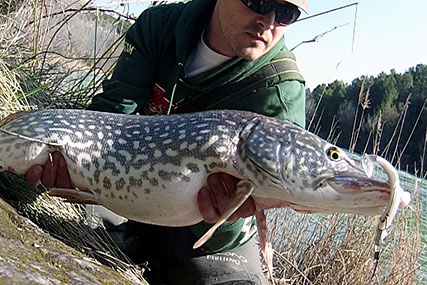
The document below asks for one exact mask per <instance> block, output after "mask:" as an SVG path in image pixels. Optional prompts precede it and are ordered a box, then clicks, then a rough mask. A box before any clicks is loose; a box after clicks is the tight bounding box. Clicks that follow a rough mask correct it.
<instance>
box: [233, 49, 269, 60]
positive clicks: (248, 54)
mask: <svg viewBox="0 0 427 285" xmlns="http://www.w3.org/2000/svg"><path fill="white" fill-rule="evenodd" d="M266 52H267V51H266V50H265V49H259V48H245V49H243V50H242V52H241V54H239V56H240V57H241V58H243V59H244V60H247V61H254V60H256V59H258V58H260V57H261V56H263V55H264V54H265V53H266Z"/></svg>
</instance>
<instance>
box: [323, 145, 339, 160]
mask: <svg viewBox="0 0 427 285" xmlns="http://www.w3.org/2000/svg"><path fill="white" fill-rule="evenodd" d="M326 154H327V155H328V158H329V159H330V160H332V161H338V160H340V159H341V152H340V150H339V149H337V148H336V147H330V148H329V149H328V150H327V151H326Z"/></svg>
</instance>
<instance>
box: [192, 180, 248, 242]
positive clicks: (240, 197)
mask: <svg viewBox="0 0 427 285" xmlns="http://www.w3.org/2000/svg"><path fill="white" fill-rule="evenodd" d="M254 189H255V185H254V184H253V183H252V182H250V181H247V180H242V181H240V182H239V183H238V184H237V186H236V193H235V194H234V196H233V198H232V199H231V202H230V205H229V207H228V209H227V210H226V211H225V212H224V214H223V215H222V217H221V218H220V219H219V220H218V221H217V222H216V224H215V225H213V226H212V227H211V228H210V229H209V230H208V231H207V232H206V233H205V234H204V235H203V236H202V237H201V238H200V239H199V240H198V241H197V242H196V243H195V244H194V246H193V248H199V247H201V246H202V245H203V244H204V243H205V242H207V241H208V240H209V239H210V238H211V237H212V236H213V234H214V232H215V231H216V229H217V228H218V227H219V226H220V225H222V224H223V223H224V222H225V221H226V220H227V219H228V218H229V217H231V215H232V214H233V213H234V212H236V211H237V209H239V207H240V206H242V204H243V203H244V202H245V201H246V200H247V199H248V198H249V196H250V195H251V194H252V192H253V191H254Z"/></svg>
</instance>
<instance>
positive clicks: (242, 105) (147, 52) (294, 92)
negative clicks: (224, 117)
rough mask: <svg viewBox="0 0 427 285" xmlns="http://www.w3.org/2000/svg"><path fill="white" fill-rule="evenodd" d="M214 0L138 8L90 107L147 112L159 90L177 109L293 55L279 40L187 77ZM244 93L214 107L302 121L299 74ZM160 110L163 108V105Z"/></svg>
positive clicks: (215, 244)
mask: <svg viewBox="0 0 427 285" xmlns="http://www.w3.org/2000/svg"><path fill="white" fill-rule="evenodd" d="M215 3H216V1H214V0H193V1H191V2H187V3H185V4H184V3H178V4H168V5H162V6H158V7H155V8H151V9H149V10H146V11H145V12H144V13H142V14H141V16H140V17H139V18H138V20H137V21H136V22H135V24H134V25H133V26H132V27H131V28H130V30H129V31H128V32H127V34H126V42H125V48H124V51H123V53H122V54H121V56H120V58H119V60H118V62H117V66H116V67H115V71H114V73H113V75H112V77H111V79H109V80H105V81H104V83H103V93H101V94H99V95H97V96H95V97H94V98H93V101H92V104H91V105H90V106H89V109H92V110H99V111H108V112H118V113H126V114H136V113H140V114H142V113H150V111H149V108H148V106H149V105H152V103H153V102H152V101H153V97H154V96H153V94H154V93H156V92H157V93H158V91H159V90H162V89H164V94H165V99H166V102H167V100H169V99H170V98H171V95H172V94H173V100H172V103H173V105H174V106H175V107H176V106H178V108H179V106H180V104H181V102H185V100H186V99H188V98H192V97H193V96H195V95H197V94H202V93H206V92H210V91H212V90H214V89H215V88H218V87H221V86H224V85H227V84H230V83H234V82H238V81H240V80H242V79H245V78H247V77H248V76H250V75H252V74H253V73H254V72H256V71H257V70H259V69H260V68H261V67H263V66H264V65H266V64H269V63H270V62H271V61H273V60H277V59H278V58H279V59H280V58H281V57H291V58H292V55H291V54H290V52H288V51H287V49H286V47H285V45H284V39H281V40H280V41H279V42H278V44H277V45H276V46H275V47H273V48H272V49H271V50H270V51H269V52H268V53H267V54H265V55H263V56H262V57H260V58H259V59H257V60H255V61H250V62H248V61H245V60H243V59H241V58H237V57H236V58H233V59H231V60H229V61H227V62H226V63H224V64H222V65H221V66H219V67H217V68H214V69H213V70H209V71H207V72H204V73H202V74H200V75H198V76H196V77H193V78H186V77H185V74H184V71H183V69H184V65H185V63H186V60H187V58H188V56H189V55H190V53H191V52H192V50H193V48H195V47H196V45H197V43H198V41H199V39H200V37H201V33H202V31H203V29H204V28H205V26H206V25H207V23H208V21H209V18H210V15H211V14H212V11H213V8H214V6H215ZM155 85H157V86H160V87H161V88H158V87H156V92H154V91H153V88H154V86H155ZM160 93H162V92H160ZM243 93H244V96H239V98H238V99H236V98H234V97H233V96H231V97H230V98H228V99H227V100H223V101H222V102H221V103H220V104H217V105H216V106H215V108H223V109H240V110H248V111H254V112H257V113H261V114H264V115H268V116H273V117H277V118H280V119H284V120H288V121H290V122H293V123H296V124H298V125H300V126H302V127H304V126H305V86H304V82H303V79H302V77H301V76H300V75H299V73H297V72H293V73H292V72H290V73H283V74H281V75H280V76H279V75H278V76H274V77H272V78H270V79H268V80H265V81H263V82H261V83H259V84H254V86H251V87H250V88H245V89H243ZM156 96H157V95H156ZM156 106H157V105H156ZM156 106H155V107H156ZM207 108H208V106H207ZM160 109H161V110H160V111H161V112H162V113H165V108H164V106H163V108H160ZM150 110H151V109H150ZM172 112H173V109H172ZM207 227H208V225H206V224H205V223H201V224H199V225H196V226H193V231H194V232H195V234H196V235H201V234H203V233H204V231H205V228H207ZM243 227H244V220H243V219H241V220H240V221H238V222H236V223H226V224H225V225H223V226H222V227H220V228H219V229H218V230H217V233H216V234H215V236H214V237H213V238H212V240H211V241H210V242H208V244H207V246H208V247H209V248H210V249H211V250H214V251H216V250H226V249H228V248H232V247H235V246H237V245H238V244H239V242H240V241H241V240H242V239H243V236H245V235H246V236H247V233H245V232H242V228H243ZM245 228H247V227H245Z"/></svg>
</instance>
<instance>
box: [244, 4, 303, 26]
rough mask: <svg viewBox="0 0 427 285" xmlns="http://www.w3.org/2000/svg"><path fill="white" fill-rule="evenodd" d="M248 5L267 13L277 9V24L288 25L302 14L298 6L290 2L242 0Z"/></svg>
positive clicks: (258, 11)
mask: <svg viewBox="0 0 427 285" xmlns="http://www.w3.org/2000/svg"><path fill="white" fill-rule="evenodd" d="M241 1H242V3H243V4H245V6H246V7H248V8H249V9H251V10H252V11H253V12H255V13H258V14H261V15H267V14H269V13H270V12H271V11H273V10H275V11H276V17H275V21H276V23H277V24H279V25H282V26H286V25H290V24H292V23H294V22H295V21H296V20H297V19H298V17H299V16H300V14H301V11H300V10H299V9H298V7H297V6H295V5H292V4H290V3H286V4H285V5H279V4H277V3H276V2H274V1H272V0H241Z"/></svg>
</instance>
